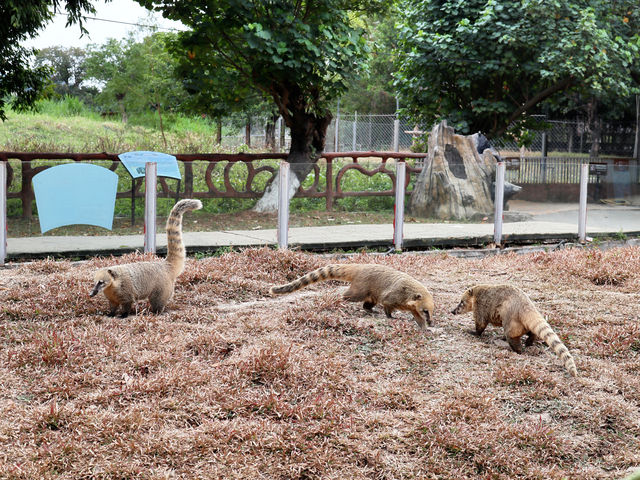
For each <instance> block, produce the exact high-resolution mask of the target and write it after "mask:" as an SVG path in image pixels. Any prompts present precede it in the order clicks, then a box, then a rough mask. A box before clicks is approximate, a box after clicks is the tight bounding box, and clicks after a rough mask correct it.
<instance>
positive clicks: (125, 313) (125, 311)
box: [120, 302, 133, 318]
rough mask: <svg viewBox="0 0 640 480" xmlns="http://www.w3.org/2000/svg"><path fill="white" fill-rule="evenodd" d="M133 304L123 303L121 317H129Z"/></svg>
mask: <svg viewBox="0 0 640 480" xmlns="http://www.w3.org/2000/svg"><path fill="white" fill-rule="evenodd" d="M132 306H133V302H126V303H123V304H122V313H121V314H120V318H127V317H128V316H129V314H130V313H131V307H132Z"/></svg>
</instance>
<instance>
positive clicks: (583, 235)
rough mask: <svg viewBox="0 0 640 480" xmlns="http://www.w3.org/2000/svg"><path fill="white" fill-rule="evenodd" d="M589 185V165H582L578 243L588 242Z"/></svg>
mask: <svg viewBox="0 0 640 480" xmlns="http://www.w3.org/2000/svg"><path fill="white" fill-rule="evenodd" d="M588 183H589V164H588V163H583V164H581V165H580V209H579V210H578V241H579V242H580V243H585V242H586V241H587V186H588Z"/></svg>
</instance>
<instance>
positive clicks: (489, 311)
mask: <svg viewBox="0 0 640 480" xmlns="http://www.w3.org/2000/svg"><path fill="white" fill-rule="evenodd" d="M470 311H473V319H474V321H475V324H476V334H477V335H481V334H482V332H483V331H484V329H485V328H486V327H487V325H488V324H491V325H496V326H502V327H503V328H504V334H505V336H506V338H507V342H509V345H510V346H511V348H512V349H513V350H514V351H515V352H517V353H522V343H521V337H522V336H523V335H524V334H528V336H527V340H526V342H525V345H526V346H527V347H528V346H531V345H532V344H533V342H534V341H535V339H536V338H540V339H541V340H542V341H544V343H546V344H547V345H549V347H551V349H552V350H553V351H554V352H555V353H556V355H558V356H559V357H560V359H561V360H562V361H563V363H564V366H565V368H566V369H567V370H568V371H569V373H570V374H571V375H573V376H574V377H575V376H577V375H578V371H577V369H576V364H575V362H574V361H573V357H572V356H571V354H570V353H569V350H568V349H567V347H566V346H565V345H564V344H563V343H562V341H561V340H560V339H559V338H558V335H556V334H555V332H554V331H553V330H552V329H551V326H550V325H549V324H548V323H547V321H546V320H545V319H544V318H543V317H542V315H541V314H540V312H539V311H538V309H537V308H536V306H535V305H534V304H533V302H532V301H531V299H530V298H529V297H528V296H527V295H526V294H525V293H524V292H523V291H522V290H520V289H519V288H517V287H514V286H512V285H476V286H474V287H472V288H470V289H469V290H467V291H466V292H465V293H464V295H463V296H462V300H460V303H459V304H458V306H457V307H456V308H455V309H454V310H453V311H452V312H451V313H453V314H454V315H457V314H461V313H467V312H470Z"/></svg>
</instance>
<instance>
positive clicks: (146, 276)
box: [89, 199, 202, 318]
mask: <svg viewBox="0 0 640 480" xmlns="http://www.w3.org/2000/svg"><path fill="white" fill-rule="evenodd" d="M200 208H202V202H200V200H191V199H186V200H180V201H179V202H178V203H176V204H175V205H174V206H173V208H172V209H171V213H170V214H169V218H167V258H166V259H165V260H163V261H160V262H137V263H127V264H124V265H115V266H113V267H108V268H103V269H100V270H98V271H97V272H96V273H95V275H94V281H95V286H94V287H93V290H91V293H90V294H89V295H90V296H92V297H93V296H95V295H97V294H98V293H100V292H104V295H105V296H106V297H107V299H108V300H109V306H110V309H109V313H108V315H109V316H111V317H113V316H115V314H116V312H117V310H118V307H122V313H121V315H120V316H121V317H123V318H124V317H126V316H128V315H129V313H130V312H131V309H132V307H133V305H134V304H135V302H136V301H138V300H143V299H145V298H148V299H149V303H150V304H151V311H152V312H154V313H161V312H162V311H163V310H164V307H165V306H166V305H167V303H168V302H169V300H170V299H171V296H172V295H173V288H174V283H175V280H176V278H177V277H178V275H180V274H181V273H182V271H183V270H184V262H185V257H186V251H185V248H184V243H183V241H182V216H183V215H184V213H185V212H189V211H192V210H199V209H200Z"/></svg>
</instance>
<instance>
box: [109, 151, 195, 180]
mask: <svg viewBox="0 0 640 480" xmlns="http://www.w3.org/2000/svg"><path fill="white" fill-rule="evenodd" d="M118 157H119V158H120V160H121V161H122V164H123V165H124V168H126V169H127V170H128V171H129V174H130V175H131V176H132V177H133V178H140V177H144V164H145V163H147V162H156V163H157V164H158V176H159V177H168V178H175V179H176V180H180V179H182V175H180V170H179V169H178V161H177V160H176V157H174V156H173V155H169V154H167V153H160V152H144V151H140V152H127V153H121V154H120V155H118Z"/></svg>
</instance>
